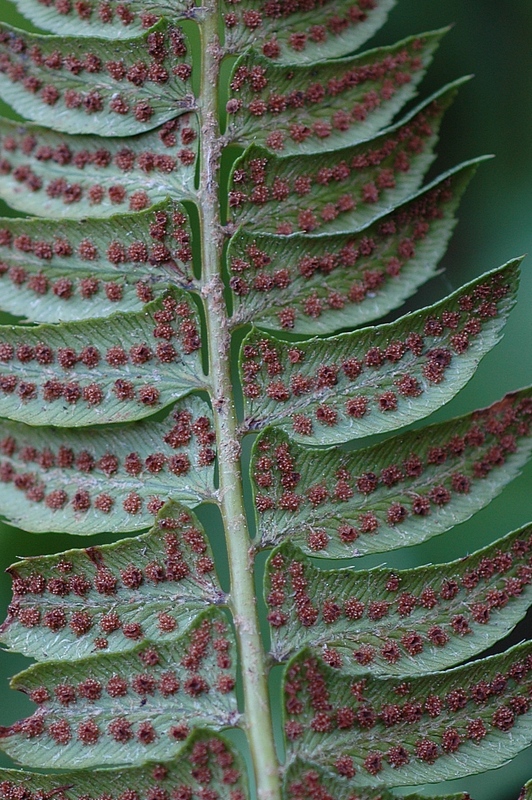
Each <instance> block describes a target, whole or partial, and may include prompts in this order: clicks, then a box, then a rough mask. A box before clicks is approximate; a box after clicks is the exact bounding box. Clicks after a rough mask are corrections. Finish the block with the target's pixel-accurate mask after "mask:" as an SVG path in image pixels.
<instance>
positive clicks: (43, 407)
mask: <svg viewBox="0 0 532 800" xmlns="http://www.w3.org/2000/svg"><path fill="white" fill-rule="evenodd" d="M198 324H199V321H198V318H197V314H196V312H195V309H194V307H193V305H192V303H191V302H190V299H189V298H188V297H187V295H186V294H185V293H184V292H181V291H180V290H179V289H172V290H171V292H168V293H167V294H166V296H165V297H164V298H163V299H162V300H156V301H153V302H152V303H149V304H148V305H147V306H146V307H145V310H144V311H143V312H140V313H130V314H113V315H112V316H111V317H109V318H108V319H102V320H98V321H93V320H83V321H81V322H66V323H64V324H62V325H60V326H59V325H40V326H36V327H34V328H27V327H23V326H18V327H17V326H9V327H8V326H4V327H3V328H0V337H1V339H0V343H1V349H0V391H1V395H0V411H1V413H2V414H3V415H4V416H6V417H8V418H9V419H14V420H20V421H22V422H27V423H29V424H30V425H39V424H48V425H50V424H55V425H60V426H66V427H72V426H78V425H90V424H95V423H103V422H124V421H128V420H134V419H141V418H142V417H146V416H148V415H149V414H152V413H153V411H154V410H157V409H159V408H164V407H165V406H167V405H169V404H170V403H172V402H173V401H174V400H177V399H178V398H180V397H183V396H184V395H186V394H188V393H189V392H190V391H191V390H192V389H199V388H203V387H204V386H205V382H204V379H202V378H201V359H200V354H199V350H200V347H201V341H200V337H199V333H198ZM163 365H164V368H163ZM21 401H22V402H21Z"/></svg>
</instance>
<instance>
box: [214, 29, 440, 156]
mask: <svg viewBox="0 0 532 800" xmlns="http://www.w3.org/2000/svg"><path fill="white" fill-rule="evenodd" d="M446 32H447V29H443V30H440V31H433V32H430V33H426V34H423V35H422V36H411V37H410V38H408V39H404V40H403V41H401V42H398V43H397V44H395V45H392V46H391V47H380V48H376V49H374V50H369V51H368V52H366V53H363V54H362V55H360V56H356V57H355V58H353V57H351V58H346V59H342V60H341V61H340V60H334V61H325V62H321V63H320V64H313V65H312V66H301V67H285V66H280V65H276V64H272V63H271V62H270V61H269V60H268V59H267V58H263V57H261V56H258V55H257V54H256V53H253V52H250V53H247V54H246V55H244V56H242V57H241V58H239V59H238V61H237V62H236V64H235V66H234V68H233V73H232V79H231V84H230V87H231V91H230V93H229V101H228V103H227V107H226V108H227V112H228V115H229V117H228V118H229V121H230V124H229V130H228V131H227V135H228V136H229V137H230V138H231V140H232V141H236V142H238V143H244V144H247V143H254V144H262V145H264V146H266V147H268V148H269V149H271V150H275V151H279V152H280V153H281V154H282V155H284V156H285V155H294V154H302V153H316V152H321V151H323V150H331V149H332V148H333V147H334V148H336V147H342V146H345V145H353V144H356V143H357V142H361V141H363V140H364V139H369V138H370V137H371V136H374V135H375V134H376V133H377V131H378V130H379V129H380V128H383V127H384V126H385V125H388V124H389V123H390V122H391V120H392V118H393V117H394V115H395V114H396V113H397V112H398V111H400V109H401V108H402V106H403V105H404V104H405V103H406V102H407V100H409V99H410V98H411V97H412V96H413V95H414V93H415V91H416V86H417V84H418V83H419V82H420V81H421V79H422V77H423V75H424V73H425V71H426V69H427V68H428V66H429V64H430V62H431V60H432V56H433V54H434V51H435V50H436V48H437V46H438V44H439V42H440V39H441V38H442V36H443V35H444V34H445V33H446Z"/></svg>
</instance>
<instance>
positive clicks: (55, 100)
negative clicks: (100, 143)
mask: <svg viewBox="0 0 532 800" xmlns="http://www.w3.org/2000/svg"><path fill="white" fill-rule="evenodd" d="M188 61H190V56H189V57H188ZM188 61H187V39H186V37H185V34H184V33H183V31H182V30H181V28H176V27H172V26H171V25H169V24H167V23H164V22H161V23H159V24H158V25H157V27H156V28H154V29H153V30H152V31H150V32H148V33H145V34H143V35H142V36H139V37H137V38H135V39H131V40H129V41H124V42H121V41H116V42H113V44H112V45H110V44H109V41H108V40H107V39H82V38H81V39H80V38H77V37H71V38H69V37H66V36H41V35H40V34H33V33H27V32H26V31H21V30H18V29H17V28H11V27H9V26H8V25H5V24H3V25H1V26H0V97H1V98H2V100H4V101H5V102H6V103H9V105H11V106H12V108H14V109H15V111H17V112H18V113H19V114H21V115H22V116H24V117H26V118H28V119H31V120H34V121H35V122H39V123H40V124H42V125H46V126H48V127H50V128H52V129H53V130H57V131H65V132H67V133H86V132H87V129H88V130H89V131H90V132H91V133H96V134H98V135H100V136H130V135H133V134H137V133H142V132H143V131H147V130H151V129H152V128H155V127H156V126H157V125H160V124H161V123H163V122H167V121H169V120H172V119H173V118H174V117H176V116H178V115H179V114H180V113H181V114H182V113H185V112H187V111H190V110H192V109H193V108H194V106H195V100H194V96H193V95H192V84H191V81H190V75H191V72H192V69H191V66H190V65H189V63H188ZM180 76H181V77H180Z"/></svg>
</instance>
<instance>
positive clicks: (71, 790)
mask: <svg viewBox="0 0 532 800" xmlns="http://www.w3.org/2000/svg"><path fill="white" fill-rule="evenodd" d="M215 787H216V788H215ZM214 788H215V791H216V794H217V796H218V797H220V799H221V800H246V798H247V797H248V788H247V781H246V777H245V773H244V772H243V763H242V761H241V758H240V756H239V754H238V752H237V751H236V750H235V749H234V748H233V746H232V744H231V743H230V742H228V741H226V740H225V739H223V738H222V737H221V736H218V735H217V734H215V733H211V732H208V731H196V732H194V733H193V734H192V735H191V736H190V738H189V740H188V741H187V742H186V744H185V746H184V747H183V749H182V750H181V752H180V753H179V756H178V757H177V758H175V759H173V760H172V761H164V762H163V763H155V764H149V765H146V766H144V767H129V768H127V767H119V768H115V769H105V770H75V771H73V772H63V773H61V774H60V775H57V774H56V775H41V774H38V773H28V772H20V771H19V770H14V769H2V770H0V797H1V798H2V800H12V799H13V797H14V796H15V795H16V794H17V792H18V791H21V790H22V791H24V792H25V793H26V796H27V797H28V798H29V800H36V798H38V797H43V796H44V797H59V798H61V799H62V800H81V798H82V797H87V796H91V795H95V796H105V797H108V798H111V800H137V798H139V797H159V796H162V793H164V794H165V796H166V794H168V795H172V796H176V795H179V796H180V797H187V798H189V800H201V798H203V797H204V796H205V792H210V791H213V790H214Z"/></svg>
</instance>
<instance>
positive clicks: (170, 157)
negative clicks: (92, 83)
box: [0, 114, 198, 218]
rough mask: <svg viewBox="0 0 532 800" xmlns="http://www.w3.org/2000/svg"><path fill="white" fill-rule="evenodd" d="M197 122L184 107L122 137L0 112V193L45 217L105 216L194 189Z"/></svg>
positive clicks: (17, 205)
mask: <svg viewBox="0 0 532 800" xmlns="http://www.w3.org/2000/svg"><path fill="white" fill-rule="evenodd" d="M197 136H198V123H197V119H196V115H195V114H183V115H181V116H180V117H177V118H176V119H173V120H170V122H168V123H165V124H164V125H163V126H162V127H161V128H159V129H158V130H155V131H151V132H149V133H145V134H140V135H138V136H135V137H129V138H125V139H117V138H114V139H102V138H100V137H99V136H69V135H68V134H60V133H54V132H53V131H49V130H47V129H46V128H39V127H37V126H36V125H26V124H22V123H17V122H13V121H11V120H8V119H3V118H0V176H1V180H0V197H2V199H3V200H6V201H7V202H8V203H9V204H10V205H11V206H12V207H13V208H15V209H17V210H18V211H23V212H24V213H28V214H36V215H37V216H44V217H46V216H48V217H67V218H70V217H76V218H79V217H81V218H85V217H87V216H91V217H109V216H111V215H112V214H117V213H118V212H122V213H124V212H126V211H128V210H129V211H141V210H142V209H145V208H147V207H148V206H149V205H151V204H153V203H158V202H161V201H162V200H165V199H166V198H167V197H168V196H169V195H170V196H171V197H172V198H173V200H183V199H185V200H186V199H190V198H191V196H192V195H193V193H194V176H195V171H196V167H195V160H196V150H197Z"/></svg>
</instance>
